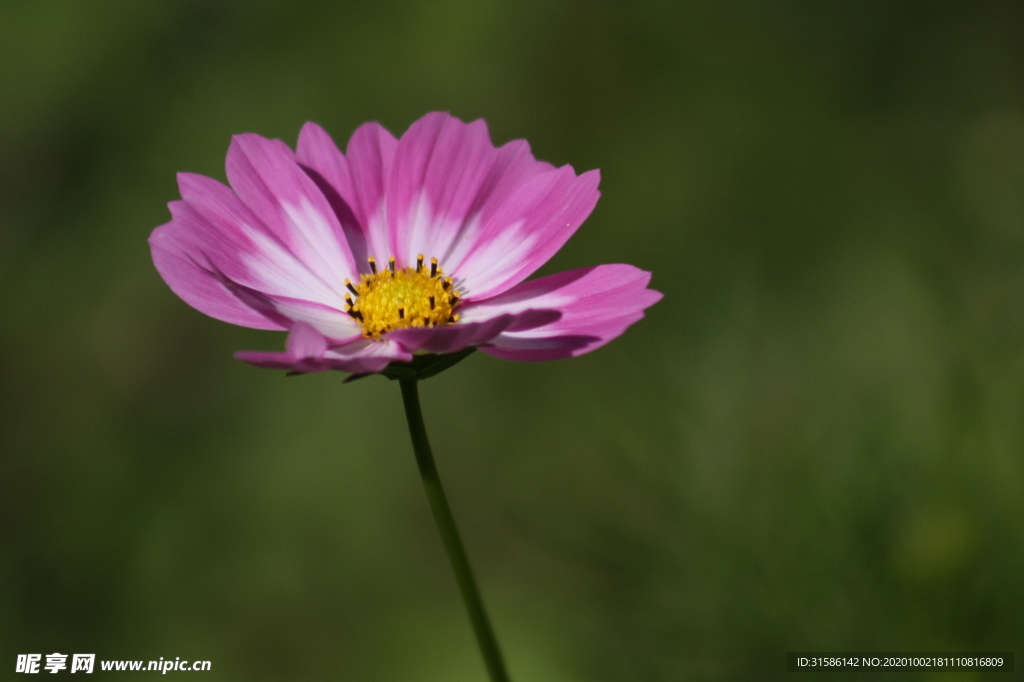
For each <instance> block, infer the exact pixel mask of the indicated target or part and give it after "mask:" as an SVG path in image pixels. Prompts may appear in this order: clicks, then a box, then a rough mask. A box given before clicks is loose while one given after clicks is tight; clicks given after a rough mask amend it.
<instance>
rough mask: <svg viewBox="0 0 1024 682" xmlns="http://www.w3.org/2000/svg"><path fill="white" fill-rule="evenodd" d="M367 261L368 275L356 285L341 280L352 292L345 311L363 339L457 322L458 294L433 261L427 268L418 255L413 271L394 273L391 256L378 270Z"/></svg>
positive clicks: (409, 269) (346, 300)
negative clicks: (358, 325) (361, 331)
mask: <svg viewBox="0 0 1024 682" xmlns="http://www.w3.org/2000/svg"><path fill="white" fill-rule="evenodd" d="M369 260H370V270H371V273H370V274H368V275H362V277H361V278H360V280H359V282H357V283H356V284H352V282H351V281H349V280H345V286H346V287H348V290H349V291H350V292H352V294H351V295H349V296H346V297H345V302H346V303H347V305H346V307H345V312H347V313H348V314H349V315H351V316H352V317H353V318H355V319H356V321H357V322H359V324H361V325H362V327H363V335H364V336H367V337H370V338H374V337H378V336H380V335H381V334H383V333H384V332H389V331H393V330H395V329H405V328H406V327H436V326H438V325H441V324H450V323H452V322H458V320H459V316H458V314H456V313H455V312H454V310H455V306H457V305H458V304H459V292H458V291H456V290H455V287H454V286H453V284H452V278H451V277H445V276H444V270H442V269H441V268H440V267H439V266H438V264H437V259H436V258H431V259H430V267H426V266H425V265H424V264H423V255H422V254H421V255H420V256H419V257H417V258H416V267H415V268H411V267H406V268H402V269H401V270H398V269H396V268H395V259H394V258H393V257H392V258H391V259H390V260H389V261H388V266H387V267H386V268H385V269H384V270H381V271H378V270H377V262H376V261H375V260H374V259H373V257H372V256H371V257H370V259H369ZM353 297H354V298H353Z"/></svg>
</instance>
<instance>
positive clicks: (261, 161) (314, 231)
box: [227, 133, 358, 302]
mask: <svg viewBox="0 0 1024 682" xmlns="http://www.w3.org/2000/svg"><path fill="white" fill-rule="evenodd" d="M227 174H228V180H229V181H230V183H231V187H232V188H233V189H234V190H235V192H236V193H237V194H238V196H239V198H240V199H241V200H242V202H243V203H244V204H245V205H246V206H247V207H248V208H249V210H251V211H252V213H254V214H255V215H257V216H259V218H260V221H261V222H262V223H263V224H264V225H266V226H267V228H269V230H270V232H271V233H273V234H274V235H275V236H276V237H277V239H278V240H279V241H280V242H281V243H282V244H283V245H284V246H285V247H286V248H287V250H288V251H290V252H291V253H292V254H294V256H295V257H296V258H297V259H298V260H299V261H300V262H302V263H303V264H304V265H305V266H306V267H307V268H309V270H310V271H311V272H313V273H314V274H315V275H316V276H317V277H319V278H320V279H321V280H322V281H323V282H324V283H325V284H326V285H327V286H328V287H330V288H331V289H332V290H333V291H334V292H336V293H337V294H339V295H342V294H341V292H343V291H344V289H345V287H344V280H345V279H346V278H349V279H356V278H357V272H358V271H357V268H356V264H355V260H354V259H353V256H352V252H351V250H350V249H349V246H348V241H347V240H346V238H345V234H344V231H343V230H342V229H341V225H340V223H339V222H338V218H337V216H336V215H335V214H334V210H333V209H332V208H331V206H330V204H329V203H328V202H327V199H325V198H324V195H323V193H322V192H321V191H320V189H319V188H317V186H316V183H315V182H313V180H312V179H310V177H309V176H308V175H307V174H306V173H305V171H303V170H302V169H301V168H300V167H299V165H298V164H297V163H296V162H295V155H294V154H293V153H292V150H291V149H289V148H288V146H287V145H286V144H284V143H283V142H281V141H280V140H268V139H266V138H263V137H260V136H259V135H255V134H252V133H246V134H244V135H235V136H234V137H233V138H232V140H231V146H230V147H229V148H228V156H227ZM322 302H323V301H322Z"/></svg>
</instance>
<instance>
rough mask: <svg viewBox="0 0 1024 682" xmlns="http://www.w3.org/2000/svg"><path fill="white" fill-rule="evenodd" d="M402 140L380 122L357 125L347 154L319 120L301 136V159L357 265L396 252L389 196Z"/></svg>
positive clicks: (309, 126)
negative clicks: (387, 222)
mask: <svg viewBox="0 0 1024 682" xmlns="http://www.w3.org/2000/svg"><path fill="white" fill-rule="evenodd" d="M397 146H398V140H396V139H395V138H394V136H393V135H392V134H391V133H389V132H388V131H387V130H385V129H384V128H383V127H382V126H380V125H379V124H377V123H366V124H364V125H362V126H360V127H359V128H357V129H356V131H355V133H354V134H353V135H352V138H351V139H350V140H349V143H348V155H347V158H346V156H344V155H342V153H341V151H339V150H338V147H337V145H335V144H334V140H332V139H331V137H330V136H329V135H328V134H327V132H326V131H324V129H323V128H321V127H320V126H318V125H317V124H315V123H307V124H306V125H305V126H303V128H302V132H301V133H300V134H299V143H298V148H297V151H296V160H297V161H298V162H299V164H300V165H302V166H303V167H304V168H305V169H306V172H307V173H309V175H310V177H311V178H313V180H314V181H315V182H316V184H317V186H318V187H319V188H320V190H321V191H322V192H323V193H324V196H325V197H326V198H327V200H328V202H329V203H330V204H331V207H332V208H333V209H334V212H335V214H336V215H337V216H338V220H339V221H340V223H341V226H342V229H343V230H344V232H345V236H346V239H347V240H348V243H349V246H350V247H351V250H352V254H353V256H354V258H355V260H356V264H357V266H358V267H359V268H360V269H361V270H362V271H364V272H368V271H369V269H368V268H367V266H366V262H367V257H368V256H374V257H375V258H377V260H379V261H387V259H388V257H389V256H390V255H391V251H390V249H389V248H388V245H387V235H386V234H385V226H384V194H385V188H386V183H387V178H388V175H389V174H390V173H391V163H392V160H393V159H394V156H395V148H396V147H397Z"/></svg>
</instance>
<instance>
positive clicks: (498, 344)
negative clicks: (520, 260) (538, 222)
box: [461, 265, 662, 361]
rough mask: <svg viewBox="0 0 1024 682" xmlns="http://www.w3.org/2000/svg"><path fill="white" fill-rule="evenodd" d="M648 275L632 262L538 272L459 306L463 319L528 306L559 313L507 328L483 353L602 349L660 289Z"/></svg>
mask: <svg viewBox="0 0 1024 682" xmlns="http://www.w3.org/2000/svg"><path fill="white" fill-rule="evenodd" d="M650 281H651V274H650V273H649V272H645V271H643V270H641V269H639V268H636V267H633V266H632V265H599V266H596V267H591V268H581V269H579V270H571V271H569V272H562V273H559V274H556V275H551V276H548V277H541V278H540V279H535V280H532V281H530V282H525V283H523V284H520V285H518V286H516V287H514V288H512V289H510V290H509V291H507V292H505V293H504V294H502V295H501V296H497V297H495V298H492V299H489V300H486V301H480V302H476V303H474V302H470V303H467V304H465V305H464V306H463V307H462V309H461V310H462V319H463V320H464V321H466V322H474V321H477V320H486V319H491V318H493V317H494V316H495V315H507V314H515V313H518V312H520V311H523V310H530V309H553V310H557V311H559V312H561V313H562V315H561V317H560V318H559V319H557V320H555V321H552V322H549V323H547V324H544V325H542V326H538V327H535V328H533V329H528V330H506V331H503V332H502V333H501V334H500V335H498V337H497V338H495V339H494V340H493V341H492V342H491V343H490V344H489V345H487V346H484V347H482V348H481V350H482V351H484V352H485V353H489V354H490V355H494V356H496V357H500V358H504V359H507V360H531V361H536V360H553V359H556V358H564V357H570V356H576V355H582V354H583V353H589V352H590V351H592V350H595V349H597V348H600V347H601V346H603V345H604V344H606V343H608V342H609V341H611V340H612V339H614V338H616V337H618V336H619V335H621V334H622V333H623V332H624V331H625V330H626V329H627V328H628V327H629V326H630V325H631V324H633V323H634V322H636V321H637V320H639V319H641V318H642V317H643V311H644V309H646V308H648V307H650V306H652V305H654V304H655V303H657V302H658V301H659V300H660V299H661V297H662V294H661V293H660V292H657V291H654V290H652V289H648V288H647V284H648V283H649V282H650Z"/></svg>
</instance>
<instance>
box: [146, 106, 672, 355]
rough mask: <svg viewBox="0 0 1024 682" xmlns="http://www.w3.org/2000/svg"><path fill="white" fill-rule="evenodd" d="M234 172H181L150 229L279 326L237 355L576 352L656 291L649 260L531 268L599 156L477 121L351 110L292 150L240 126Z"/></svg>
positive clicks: (159, 256)
mask: <svg viewBox="0 0 1024 682" xmlns="http://www.w3.org/2000/svg"><path fill="white" fill-rule="evenodd" d="M226 165H227V177H228V182H229V183H230V187H227V186H225V185H223V184H221V183H220V182H217V181H216V180H212V179H210V178H207V177H204V176H201V175H195V174H191V173H181V174H179V175H178V186H179V189H180V191H181V200H179V201H172V202H171V203H170V204H169V207H170V210H171V216H172V219H171V221H170V222H169V223H167V224H165V225H161V226H160V227H158V228H156V229H155V230H153V233H152V235H151V236H150V238H149V243H150V247H151V249H152V253H153V262H154V263H155V264H156V267H157V270H158V271H159V272H160V275H161V276H162V277H163V278H164V281H165V282H167V284H168V285H169V286H170V287H171V289H172V290H173V291H174V292H175V293H176V294H178V296H180V297H181V298H182V299H184V300H185V302H187V303H188V304H189V305H191V306H192V307H194V308H196V309H197V310H200V311H201V312H204V313H206V314H207V315H210V316H212V317H215V318H217V319H220V320H224V321H225V322H231V323H233V324H239V325H243V326H246V327H255V328H258V329H278V330H288V332H289V335H288V341H287V344H286V350H285V352H283V353H265V352H255V351H245V352H241V353H238V354H237V357H238V358H240V359H242V360H244V361H246V362H249V363H252V364H254V365H260V366H263V367H271V368H277V369H288V370H291V371H294V372H318V371H324V370H330V369H335V370H342V371H346V372H351V373H353V374H370V373H374V372H380V371H381V370H383V369H384V368H385V367H387V365H388V364H389V363H392V362H400V363H401V362H410V361H412V360H413V357H414V354H418V353H424V352H426V353H438V354H450V353H457V352H459V351H462V350H464V349H467V348H470V347H479V349H480V350H482V351H483V352H485V353H488V354H490V355H494V356H497V357H501V358H506V359H509V360H551V359H555V358H562V357H570V356H574V355H580V354H582V353H586V352H589V351H591V350H594V349H595V348H598V347H600V346H602V345H604V344H605V343H607V342H608V341H610V340H612V339H614V338H615V337H617V336H619V335H620V334H622V333H623V332H624V331H625V330H626V328H627V327H628V326H629V325H631V324H632V323H634V322H636V321H637V320H639V319H640V318H641V317H643V310H644V309H645V308H647V307H649V306H651V305H653V304H654V303H655V302H657V301H658V300H659V299H660V298H661V294H660V293H658V292H657V291H653V290H651V289H648V288H647V284H648V282H649V281H650V278H651V275H650V273H648V272H644V271H643V270H640V269H638V268H635V267H633V266H631V265H599V266H596V267H590V268H583V269H580V270H572V271H569V272H563V273H560V274H557V275H551V276H548V277H541V278H539V279H535V280H531V281H524V280H525V279H526V278H527V277H529V276H530V275H531V274H533V273H534V272H535V271H536V270H537V269H538V268H539V267H540V266H541V265H543V264H544V263H545V262H546V261H547V260H548V259H549V258H551V256H553V255H554V254H555V252H556V251H558V249H559V248H561V247H562V245H563V244H565V242H566V241H567V240H568V239H569V237H571V236H572V234H573V233H574V232H575V231H576V228H578V227H579V226H580V224H581V223H582V222H583V221H584V220H585V219H586V218H587V216H588V215H590V212H591V211H592V210H593V208H594V205H595V204H596V203H597V198H598V194H599V193H598V191H597V184H598V180H599V174H598V172H597V171H588V172H586V173H583V174H581V175H577V174H576V173H575V171H573V169H572V167H571V166H563V167H561V168H555V167H554V166H552V165H550V164H548V163H545V162H543V161H537V160H536V159H534V158H533V155H532V154H531V153H530V147H529V145H528V144H527V143H526V142H525V141H523V140H517V141H514V142H509V143H508V144H505V145H504V146H502V147H497V148H495V147H494V145H493V144H492V143H491V140H490V137H489V135H488V132H487V126H486V124H485V123H484V122H483V121H475V122H473V123H469V124H466V123H463V122H462V121H460V120H459V119H457V118H454V117H452V116H449V115H447V114H443V113H432V114H428V115H426V116H424V117H423V118H421V119H420V120H419V121H417V122H416V123H414V124H413V125H412V127H410V128H409V130H408V131H407V132H406V133H405V134H404V135H403V136H402V137H401V139H396V138H395V137H394V136H392V135H391V133H389V132H388V131H387V130H385V129H384V128H383V127H381V126H380V125H378V124H376V123H367V124H365V125H363V126H361V127H359V128H358V129H357V130H356V132H355V133H354V134H353V135H352V139H351V140H349V143H348V147H347V149H346V151H345V153H344V154H343V153H342V152H341V151H340V150H339V149H338V147H337V146H336V145H335V144H334V142H333V141H332V140H331V138H330V137H329V136H328V135H327V133H326V132H324V130H323V129H322V128H320V127H319V126H317V125H316V124H315V123H307V124H306V125H305V126H304V127H303V129H302V132H301V133H300V135H299V142H298V146H297V150H296V151H294V152H293V151H292V150H291V149H290V148H289V147H288V146H287V145H286V144H284V143H283V142H281V141H280V140H268V139H266V138H263V137H260V136H259V135H255V134H251V133H247V134H243V135H236V136H235V137H234V138H233V139H232V142H231V146H230V148H229V149H228V155H227V164H226Z"/></svg>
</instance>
